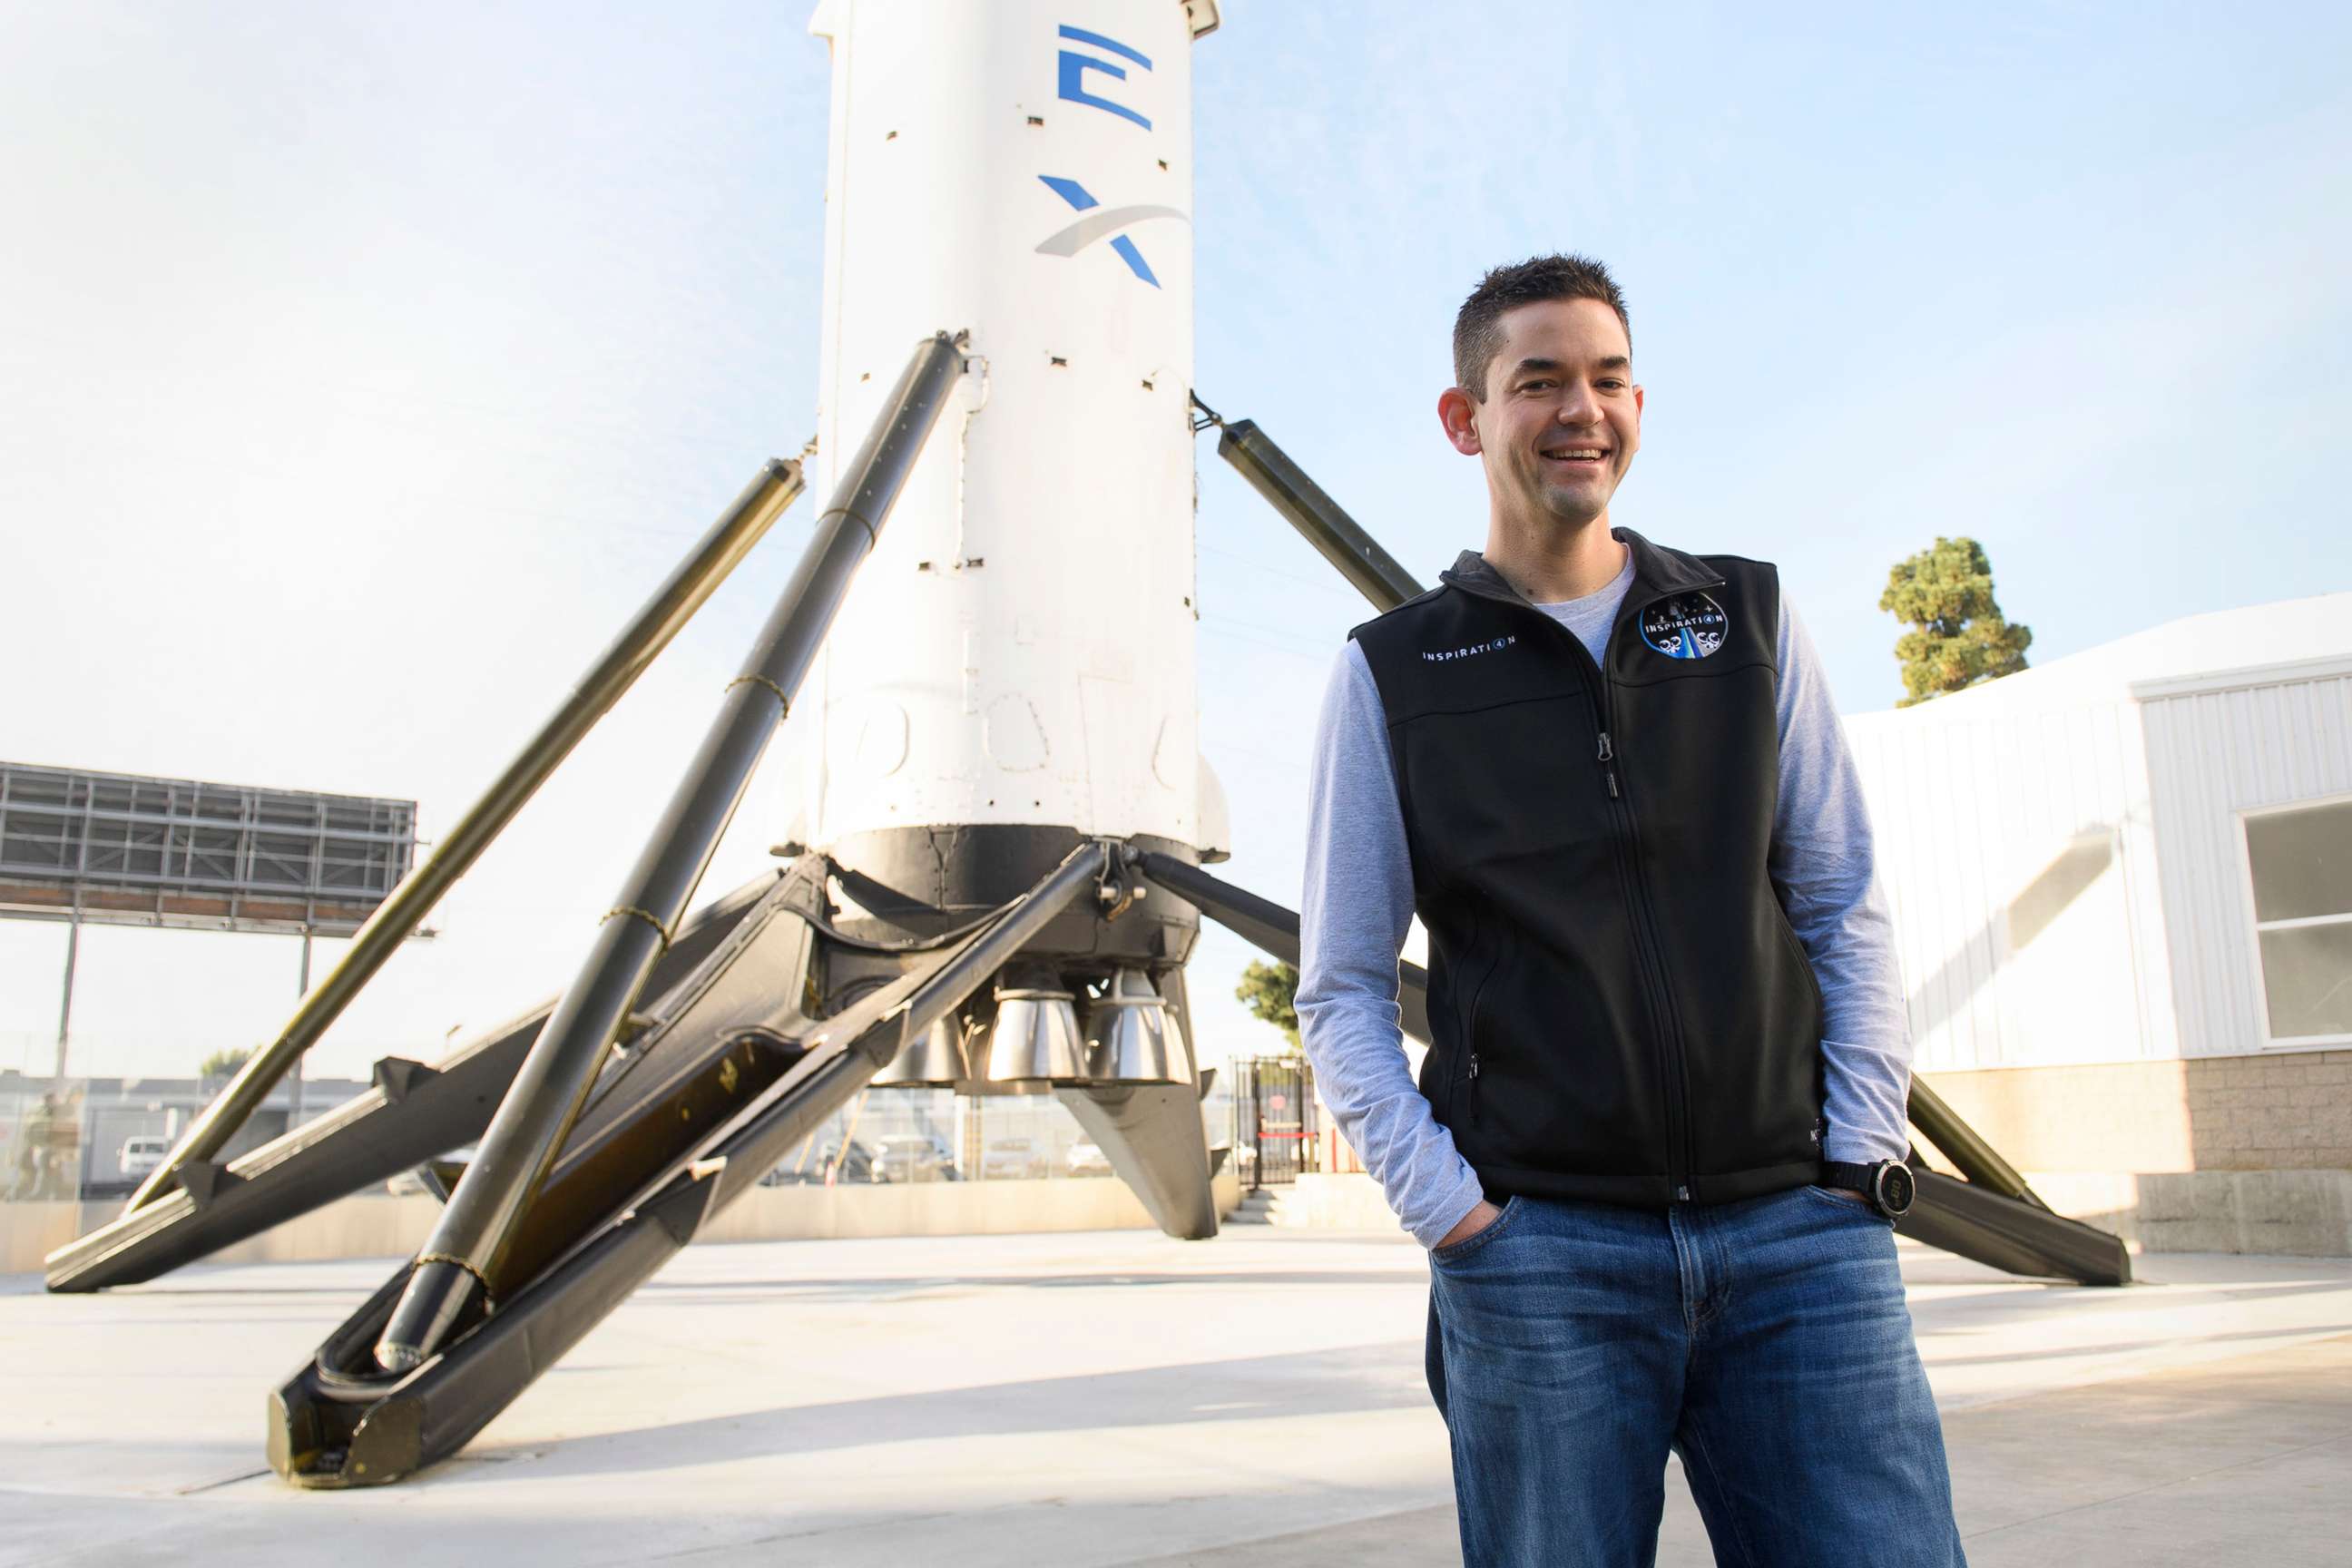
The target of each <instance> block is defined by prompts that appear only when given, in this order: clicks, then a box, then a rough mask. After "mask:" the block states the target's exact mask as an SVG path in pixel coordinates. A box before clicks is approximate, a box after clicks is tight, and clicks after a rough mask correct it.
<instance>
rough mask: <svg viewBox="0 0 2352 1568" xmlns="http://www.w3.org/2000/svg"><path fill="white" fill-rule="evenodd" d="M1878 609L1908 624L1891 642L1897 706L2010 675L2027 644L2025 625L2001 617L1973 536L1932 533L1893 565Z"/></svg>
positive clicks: (1981, 552)
mask: <svg viewBox="0 0 2352 1568" xmlns="http://www.w3.org/2000/svg"><path fill="white" fill-rule="evenodd" d="M1878 607H1879V608H1880V609H1882V610H1885V611H1887V612H1889V613H1890V614H1892V615H1893V616H1895V619H1896V620H1898V621H1907V622H1909V623H1910V626H1911V629H1910V630H1909V631H1907V632H1905V633H1904V634H1903V635H1902V636H1901V637H1897V638H1895V658H1898V659H1900V660H1902V661H1903V688H1904V691H1905V692H1906V695H1905V697H1904V698H1903V700H1901V701H1900V702H1897V703H1896V704H1895V706H1896V707H1898V708H1908V707H1910V706H1911V705H1912V704H1913V703H1915V702H1925V701H1927V700H1928V699H1929V698H1931V697H1941V696H1944V695H1945V694H1946V693H1948V692H1953V691H1960V690H1965V689H1967V688H1969V687H1971V686H1978V685H1981V684H1982V683H1984V682H1985V681H1988V680H1999V679H2000V678H2001V677H2002V676H2004V675H2014V674H2016V673H2017V672H2018V671H2019V670H2021V669H2023V668H2025V650H2026V649H2027V648H2028V647H2031V646H2032V643H2033V633H2032V630H2031V629H2030V628H2028V627H2025V626H2011V625H2010V624H2009V621H2008V619H2007V618H2006V617H2005V616H2002V615H2001V613H2000V603H1999V602H1998V601H1997V600H1995V599H1994V597H1993V592H1992V562H1991V561H1990V559H1989V558H1988V557H1987V556H1986V554H1985V552H1984V546H1983V545H1981V544H1979V543H1978V542H1976V541H1975V540H1973V539H1946V538H1943V537H1942V536H1940V535H1938V536H1937V540H1936V543H1935V546H1934V548H1932V549H1928V550H1922V551H1921V552H1919V553H1918V554H1916V555H1914V556H1912V557H1911V558H1910V559H1908V560H1906V561H1898V562H1896V563H1895V569H1894V570H1893V571H1891V572H1889V573H1888V574H1886V592H1885V593H1884V594H1882V595H1879V599H1878Z"/></svg>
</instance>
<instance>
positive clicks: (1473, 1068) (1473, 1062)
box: [1470, 1051, 1478, 1078]
mask: <svg viewBox="0 0 2352 1568" xmlns="http://www.w3.org/2000/svg"><path fill="white" fill-rule="evenodd" d="M1470 1076H1471V1077H1472V1078H1476V1077H1477V1076H1478V1053H1477V1052H1475V1051H1472V1052H1471V1053H1470Z"/></svg>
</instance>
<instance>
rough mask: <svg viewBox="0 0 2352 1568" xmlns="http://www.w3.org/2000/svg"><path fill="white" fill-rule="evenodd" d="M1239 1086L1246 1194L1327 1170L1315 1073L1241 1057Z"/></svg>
mask: <svg viewBox="0 0 2352 1568" xmlns="http://www.w3.org/2000/svg"><path fill="white" fill-rule="evenodd" d="M1228 1070H1229V1071H1230V1072H1231V1074H1232V1076H1233V1086H1234V1164H1235V1166H1236V1167H1237V1170H1236V1173H1237V1174H1238V1175H1239V1176H1240V1177H1241V1182H1242V1186H1243V1188H1244V1190H1247V1191H1252V1192H1255V1190H1256V1189H1258V1188H1259V1187H1264V1186H1275V1185H1280V1184H1286V1183H1289V1182H1293V1181H1296V1180H1297V1179H1298V1177H1299V1176H1300V1175H1301V1174H1304V1173H1312V1172H1316V1171H1319V1170H1321V1169H1322V1139H1321V1134H1320V1129H1319V1128H1318V1125H1317V1123H1318V1117H1317V1116H1316V1114H1315V1073H1314V1069H1313V1068H1309V1067H1308V1066H1307V1064H1306V1062H1304V1061H1302V1060H1301V1059H1299V1058H1297V1057H1241V1058H1235V1059H1234V1062H1233V1063H1232V1064H1231V1066H1230V1068H1229V1069H1228Z"/></svg>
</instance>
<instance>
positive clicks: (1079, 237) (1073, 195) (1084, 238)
mask: <svg viewBox="0 0 2352 1568" xmlns="http://www.w3.org/2000/svg"><path fill="white" fill-rule="evenodd" d="M1037 177H1038V178H1039V179H1041V180H1043V181H1045V186H1046V188H1047V189H1048V190H1050V191H1052V192H1053V193H1054V194H1055V195H1057V196H1059V197H1061V198H1062V199H1063V200H1064V201H1066V202H1067V203H1069V204H1070V205H1072V206H1074V207H1076V209H1077V210H1078V211H1080V212H1082V213H1085V214H1086V215H1087V216H1085V217H1082V218H1080V219H1079V220H1078V221H1077V222H1076V223H1074V224H1072V225H1071V226H1069V227H1067V228H1066V229H1063V230H1062V231H1061V232H1060V233H1058V234H1055V235H1051V236H1048V237H1047V238H1046V239H1045V243H1044V244H1042V245H1040V246H1038V247H1037V254H1038V255H1040V256H1076V254H1077V253H1078V252H1079V251H1081V250H1084V249H1085V248H1086V247H1087V246H1089V245H1092V244H1093V243H1094V242H1095V241H1097V240H1098V239H1104V238H1108V239H1109V241H1110V247H1111V249H1112V250H1114V251H1116V252H1117V253H1118V258H1119V259H1120V260H1121V261H1124V262H1126V263H1127V269H1128V270H1129V272H1132V273H1134V274H1135V275H1136V276H1137V277H1138V278H1140V279H1143V280H1144V281H1145V282H1146V283H1149V284H1150V285H1151V286H1152V287H1153V288H1154V289H1157V288H1159V287H1160V279H1157V278H1154V277H1153V276H1152V275H1151V264H1150V262H1148V261H1146V260H1144V259H1143V252H1141V251H1140V250H1138V249H1137V248H1136V247H1135V241H1133V240H1131V239H1129V238H1128V237H1127V236H1125V235H1123V234H1121V233H1119V232H1118V231H1119V230H1121V229H1123V228H1126V227H1127V226H1129V225H1131V224H1139V223H1141V222H1143V221H1144V219H1146V218H1155V217H1172V218H1178V219H1184V214H1183V213H1182V212H1181V210H1180V209H1178V208H1175V207H1171V206H1160V205H1152V204H1148V203H1147V204H1144V205H1137V206H1127V207H1107V206H1104V205H1102V204H1101V203H1100V202H1098V201H1097V200H1095V198H1094V193H1093V192H1091V191H1089V190H1087V188H1086V186H1084V185H1082V184H1078V183H1077V181H1076V180H1065V179H1061V178H1058V177H1056V176H1055V175H1053V174H1040V175H1038V176H1037ZM1184 221H1188V222H1189V221H1190V220H1189V219H1185V220H1184Z"/></svg>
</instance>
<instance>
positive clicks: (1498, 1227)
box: [1429, 1195, 1519, 1263]
mask: <svg viewBox="0 0 2352 1568" xmlns="http://www.w3.org/2000/svg"><path fill="white" fill-rule="evenodd" d="M1518 1212H1519V1200H1518V1198H1517V1196H1516V1195H1514V1196H1512V1197H1507V1198H1505V1199H1504V1200H1503V1206H1502V1209H1501V1211H1500V1212H1499V1213H1497V1214H1496V1215H1495V1217H1494V1218H1493V1219H1490V1220H1488V1221H1487V1222H1486V1229H1484V1230H1482V1231H1480V1232H1478V1233H1477V1234H1476V1235H1475V1236H1465V1237H1463V1238H1462V1239H1461V1240H1459V1241H1457V1242H1454V1243H1453V1244H1452V1245H1451V1246H1448V1247H1431V1248H1430V1249H1429V1260H1430V1261H1431V1262H1432V1263H1459V1262H1460V1261H1462V1259H1464V1258H1467V1257H1469V1256H1470V1255H1471V1254H1472V1253H1474V1252H1475V1251H1477V1250H1478V1249H1479V1248H1480V1247H1484V1246H1486V1244H1487V1243H1488V1242H1490V1241H1492V1240H1494V1239H1495V1237H1497V1236H1499V1235H1501V1234H1502V1231H1503V1227H1504V1226H1507V1225H1508V1224H1510V1223H1511V1219H1512V1216H1513V1215H1517V1213H1518Z"/></svg>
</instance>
